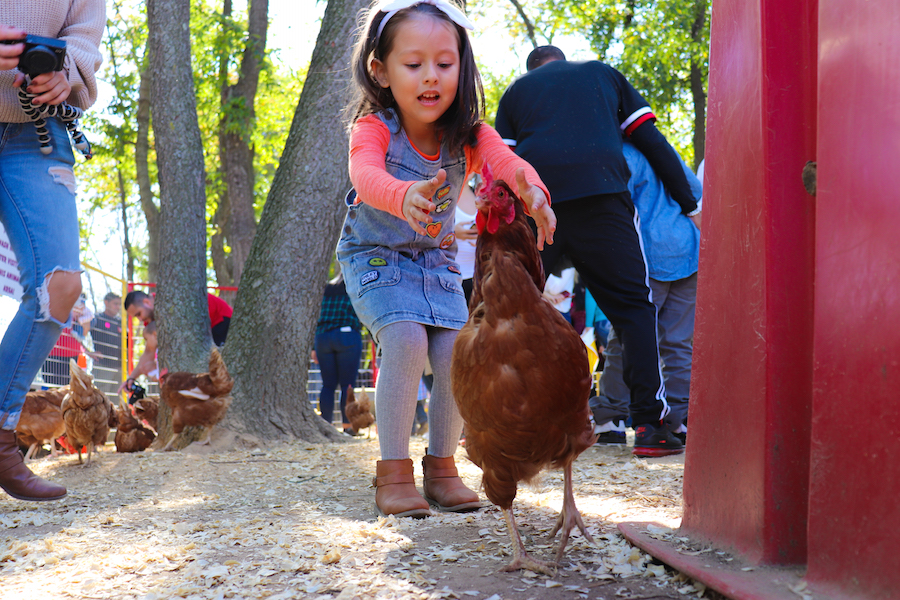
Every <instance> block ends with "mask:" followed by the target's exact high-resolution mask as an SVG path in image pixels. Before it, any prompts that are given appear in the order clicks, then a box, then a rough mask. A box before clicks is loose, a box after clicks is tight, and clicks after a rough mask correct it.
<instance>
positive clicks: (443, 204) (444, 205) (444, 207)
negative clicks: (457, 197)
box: [434, 198, 453, 213]
mask: <svg viewBox="0 0 900 600" xmlns="http://www.w3.org/2000/svg"><path fill="white" fill-rule="evenodd" d="M452 203H453V198H447V199H446V200H444V201H443V202H441V203H440V204H438V207H437V208H436V209H434V212H436V213H442V212H444V211H445V210H447V207H448V206H450V205H451V204H452Z"/></svg>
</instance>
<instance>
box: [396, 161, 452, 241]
mask: <svg viewBox="0 0 900 600" xmlns="http://www.w3.org/2000/svg"><path fill="white" fill-rule="evenodd" d="M446 179H447V172H446V171H445V170H443V169H441V170H440V171H438V173H437V175H436V176H434V177H432V178H431V179H426V180H424V181H417V182H415V183H414V184H412V185H411V186H409V189H408V190H406V195H405V196H403V216H404V217H405V218H406V222H407V223H409V226H410V227H412V228H413V230H414V231H415V232H416V233H418V234H419V235H428V233H427V232H426V231H425V228H424V227H422V225H421V223H426V224H427V223H431V222H432V221H433V220H434V219H432V218H431V216H430V215H429V213H431V211H433V210H434V209H435V206H434V204H433V203H432V202H431V198H432V197H433V196H434V194H435V192H437V190H438V188H439V187H441V186H442V185H443V184H444V180H446Z"/></svg>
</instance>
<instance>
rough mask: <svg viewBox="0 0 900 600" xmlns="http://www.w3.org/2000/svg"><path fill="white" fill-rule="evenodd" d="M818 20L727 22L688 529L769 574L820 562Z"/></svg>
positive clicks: (726, 1) (718, 78)
mask: <svg viewBox="0 0 900 600" xmlns="http://www.w3.org/2000/svg"><path fill="white" fill-rule="evenodd" d="M815 7H816V4H815V0H716V2H715V3H714V5H713V13H712V31H711V51H710V64H711V65H712V68H711V69H710V91H709V104H708V106H709V113H708V123H709V125H708V133H707V157H706V165H707V166H706V186H705V190H704V191H705V193H704V196H705V197H704V211H703V241H702V248H701V253H700V275H699V277H700V279H699V289H698V295H697V324H696V335H695V345H694V367H693V369H694V371H693V377H692V388H691V416H690V424H689V431H690V434H689V436H688V437H689V438H690V439H689V442H688V447H687V456H686V458H685V479H684V519H683V522H682V530H683V531H684V532H685V533H687V534H688V535H690V536H691V537H694V538H699V539H705V540H709V541H711V542H712V543H714V544H715V545H716V546H718V547H722V548H729V549H731V550H733V551H735V552H737V553H738V554H740V555H742V556H743V557H744V558H745V559H747V560H749V561H751V562H755V563H765V564H799V563H803V562H804V561H805V559H806V549H807V545H806V515H807V489H808V476H809V475H808V473H809V436H810V431H809V430H810V424H809V423H810V405H811V397H812V393H811V383H812V332H813V329H812V309H813V266H814V265H813V246H814V239H813V231H814V227H813V224H814V208H815V203H814V200H813V199H812V198H811V197H810V196H809V195H807V194H806V192H805V190H804V188H803V186H802V182H801V171H802V168H803V166H804V164H805V163H806V161H807V160H808V159H813V158H814V151H815V118H816V114H815V91H816V88H815V83H816V72H815V56H816V8H815ZM848 308H849V307H848Z"/></svg>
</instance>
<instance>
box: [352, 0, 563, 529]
mask: <svg viewBox="0 0 900 600" xmlns="http://www.w3.org/2000/svg"><path fill="white" fill-rule="evenodd" d="M471 28H472V25H471V23H469V21H468V19H467V18H466V17H465V15H464V14H463V13H462V11H461V10H459V8H457V7H456V6H455V5H453V4H451V3H450V2H448V0H427V1H410V0H394V1H392V2H382V3H380V4H377V5H375V6H374V7H372V8H371V9H370V11H369V12H368V15H367V17H366V20H365V25H364V27H363V29H362V30H361V33H360V37H359V39H358V40H357V42H356V47H355V50H354V61H353V68H354V80H355V82H356V83H357V85H358V88H359V89H358V92H359V100H358V101H357V102H356V103H355V104H354V105H353V109H354V113H353V123H352V132H351V137H350V179H351V180H352V181H353V185H354V188H355V190H354V192H355V193H354V192H351V193H350V195H349V196H348V204H349V205H350V206H349V210H348V214H347V217H346V220H345V221H344V229H343V233H342V236H341V240H340V242H339V244H338V252H337V253H338V258H339V260H340V262H341V267H342V269H343V272H344V278H345V281H346V285H347V292H348V293H349V295H350V299H351V300H352V302H353V306H354V308H355V310H356V313H357V315H358V316H359V318H360V320H361V321H362V322H363V323H364V324H365V325H366V327H367V328H368V329H369V331H370V332H372V334H373V335H374V336H375V339H376V341H377V342H378V345H379V348H380V350H381V355H382V363H381V370H380V372H379V376H378V382H377V384H376V389H375V407H376V419H377V422H378V437H379V442H380V446H381V458H382V460H380V461H378V463H377V466H376V479H375V485H376V492H375V504H376V507H377V509H378V512H379V513H380V514H382V515H387V514H394V515H397V516H411V517H423V516H425V515H428V514H430V511H429V504H431V505H433V506H435V507H436V508H437V509H438V510H441V511H453V512H459V511H469V510H476V509H477V508H479V507H480V506H481V504H480V502H479V500H478V495H477V494H476V493H475V492H473V491H472V490H470V489H468V488H467V487H466V486H465V485H464V484H463V483H462V480H461V479H460V478H459V476H458V474H457V470H456V467H455V464H454V461H453V455H454V453H455V451H456V448H457V445H458V440H459V435H460V432H461V430H462V420H461V418H460V416H459V412H458V411H457V408H456V403H455V402H454V400H453V396H452V394H451V391H450V357H451V352H452V349H453V342H454V341H455V339H456V334H457V332H458V330H459V329H461V328H462V326H463V325H464V324H465V322H466V318H467V316H468V311H467V308H466V301H465V297H464V296H463V291H462V287H461V278H460V269H459V266H458V265H457V264H456V263H455V262H454V260H453V259H454V257H455V256H456V238H455V235H454V233H453V226H454V213H455V204H456V200H457V198H458V197H459V195H460V191H461V190H462V186H463V185H464V182H465V181H466V180H467V179H468V178H469V176H470V175H471V174H472V173H473V172H476V171H479V170H480V169H481V168H482V165H483V164H484V163H485V162H489V163H490V166H491V169H492V170H493V171H494V173H495V174H496V175H497V177H498V178H502V179H506V180H507V181H510V182H512V181H515V182H516V184H517V185H518V191H519V196H520V197H521V198H522V200H523V201H524V202H525V204H526V206H527V207H528V208H529V209H530V214H531V215H532V216H533V218H534V219H535V221H536V223H537V225H538V228H539V229H538V243H539V246H543V242H544V240H545V239H546V240H547V241H548V243H552V235H553V230H554V229H555V226H556V218H555V216H554V215H553V211H552V210H551V209H550V206H549V200H548V198H549V194H548V193H547V191H546V188H545V187H544V185H543V183H541V181H540V179H539V178H538V176H537V173H536V172H535V171H534V169H532V168H531V166H530V165H528V164H527V163H525V162H524V161H523V160H521V159H519V158H518V157H517V156H516V155H515V154H513V153H512V151H510V150H509V149H508V148H507V147H506V145H505V144H504V143H503V141H502V140H501V139H500V136H499V135H497V132H496V131H494V130H493V129H492V128H491V127H489V126H487V125H484V124H482V123H481V122H480V114H481V107H482V106H483V99H482V97H481V83H480V78H479V76H478V71H477V68H476V67H475V60H474V57H473V55H472V48H471V46H470V44H469V38H468V35H467V33H466V29H471ZM426 356H427V358H428V359H429V360H430V362H431V366H432V369H433V371H434V385H433V388H432V396H431V404H430V409H429V421H430V422H429V431H430V433H429V435H430V448H429V449H428V450H427V452H426V456H425V457H424V459H423V461H422V468H423V473H424V483H423V488H424V492H425V497H424V498H423V497H422V495H420V494H419V492H418V491H417V490H416V487H415V480H414V478H413V462H412V460H411V459H410V458H409V432H410V428H411V427H412V421H413V416H414V413H415V408H416V391H417V386H418V383H419V378H420V377H421V376H422V370H423V368H424V366H425V359H426Z"/></svg>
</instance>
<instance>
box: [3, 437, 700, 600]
mask: <svg viewBox="0 0 900 600" xmlns="http://www.w3.org/2000/svg"><path fill="white" fill-rule="evenodd" d="M425 446H426V441H425V440H422V439H421V438H413V439H412V441H411V455H412V457H413V459H414V462H416V463H417V465H416V474H417V480H418V481H419V482H421V463H420V460H421V456H422V454H423V453H424V450H425ZM456 458H457V464H458V465H459V467H460V471H461V474H462V476H463V478H464V479H465V481H466V482H467V483H468V484H469V486H470V487H472V488H473V489H478V487H479V483H480V471H479V469H478V468H477V467H475V466H474V465H472V464H471V463H470V462H469V461H468V460H467V459H466V458H465V450H464V449H463V448H460V450H459V452H458V453H457V457H456ZM377 459H378V442H377V440H376V439H374V438H373V439H356V440H353V441H351V442H349V443H346V444H325V445H310V444H304V443H292V444H291V443H283V444H273V445H271V446H268V447H266V448H265V449H259V448H254V449H246V448H244V449H228V448H223V447H222V444H215V443H214V444H213V446H212V448H210V449H199V450H195V449H193V448H189V449H188V450H186V451H183V452H170V453H160V452H144V453H140V454H117V453H116V452H115V448H114V447H113V446H112V445H110V444H108V445H107V446H105V447H104V448H102V449H101V450H100V452H99V453H98V454H95V455H94V462H93V463H92V464H91V465H90V466H88V467H82V466H81V465H79V464H78V462H77V458H76V457H75V456H64V457H62V458H59V459H42V460H39V461H36V462H33V463H31V467H32V469H33V470H34V471H35V472H37V473H38V474H40V475H42V476H45V477H48V478H49V479H51V480H53V481H55V482H59V483H62V484H64V485H66V486H67V487H68V489H69V494H68V496H67V497H66V498H65V499H64V500H62V501H59V502H47V503H29V502H20V501H17V500H14V499H12V498H10V497H8V496H6V495H0V581H2V584H0V586H2V597H3V599H4V600H19V599H22V600H25V599H28V600H35V599H44V598H53V599H68V598H74V599H94V598H101V599H106V598H110V599H112V598H115V599H122V600H139V599H140V600H163V599H169V598H185V599H190V600H195V599H196V600H200V599H218V598H267V599H269V600H282V599H289V598H311V599H317V600H329V599H332V600H352V599H361V600H362V599H370V598H375V599H378V598H384V599H416V600H438V599H445V598H455V599H469V598H471V599H472V600H527V599H530V598H534V599H542V600H543V599H548V600H555V599H572V600H576V599H591V600H594V599H610V600H612V599H615V600H628V599H631V600H638V599H642V600H650V599H663V598H672V599H677V598H687V597H698V596H702V595H703V592H704V590H703V586H702V585H701V584H697V583H694V582H691V581H689V580H687V579H686V578H685V577H683V576H681V575H680V574H678V573H676V572H673V571H672V570H670V569H667V568H666V567H665V566H664V565H660V564H655V563H654V561H653V559H652V558H651V557H650V556H648V555H647V554H644V553H643V552H641V551H639V550H638V549H636V548H634V547H632V546H630V545H629V544H628V543H627V542H626V541H625V540H624V538H622V536H621V535H620V534H619V533H618V532H617V530H616V524H617V523H619V522H621V521H655V522H658V523H661V524H663V526H664V527H663V528H661V529H660V531H659V532H657V533H658V534H659V535H664V536H672V535H676V534H675V533H674V532H673V531H672V530H671V529H669V528H675V527H677V526H678V523H679V520H680V518H681V486H682V473H683V457H667V458H663V459H653V460H640V459H635V458H633V457H632V456H631V453H630V447H628V448H626V447H622V446H610V447H594V448H590V449H588V450H587V451H586V452H584V454H582V455H581V457H579V459H578V461H577V462H576V463H575V466H574V480H575V486H576V487H575V498H576V502H577V504H578V507H579V509H580V510H581V513H582V515H583V516H584V519H585V522H586V524H587V526H588V528H589V531H591V533H592V535H593V536H594V537H595V539H596V542H597V544H596V545H591V544H589V543H587V541H586V540H585V539H584V538H583V537H582V536H581V534H580V533H578V532H577V530H576V531H574V532H573V534H572V538H571V539H570V541H569V546H568V549H567V551H566V554H565V557H564V560H563V563H562V566H561V567H560V568H559V570H558V572H557V574H556V575H554V576H553V577H547V576H543V575H535V574H533V573H530V572H524V571H519V572H516V573H503V572H499V569H500V568H501V567H502V566H504V565H505V564H506V563H507V562H508V561H509V560H510V557H509V539H508V536H507V534H506V530H505V527H504V523H503V519H502V516H501V513H500V511H499V510H498V509H496V508H495V507H493V506H491V505H490V504H489V503H487V504H488V508H486V509H483V510H482V511H480V512H478V513H470V514H465V515H452V514H442V515H437V516H434V517H431V518H428V519H424V520H418V521H415V520H409V519H400V520H398V519H395V518H387V519H384V518H378V517H377V516H376V514H375V512H374V508H373V502H374V489H373V488H372V487H371V479H372V476H373V474H374V469H375V461H376V460H377ZM562 485H563V481H562V473H561V472H548V473H546V474H545V475H544V476H543V479H542V480H541V481H540V482H539V483H538V484H536V485H534V486H531V487H526V486H522V487H520V489H519V494H518V497H517V499H516V502H515V504H514V507H515V511H516V519H517V520H518V523H519V526H520V529H521V531H522V533H523V537H524V539H525V543H526V546H527V548H528V549H529V550H530V551H531V552H533V553H534V554H535V556H537V557H538V558H542V559H547V560H549V559H551V558H552V556H553V552H554V548H555V540H549V539H548V533H549V531H550V530H551V529H552V527H553V525H554V523H555V521H556V516H557V514H558V511H559V508H560V506H561V504H562ZM482 498H484V496H483V492H482Z"/></svg>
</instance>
